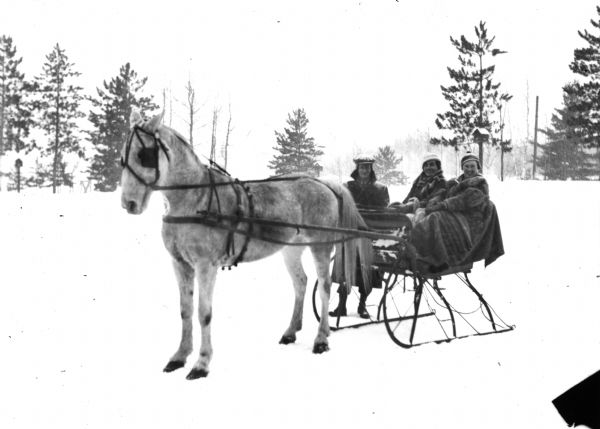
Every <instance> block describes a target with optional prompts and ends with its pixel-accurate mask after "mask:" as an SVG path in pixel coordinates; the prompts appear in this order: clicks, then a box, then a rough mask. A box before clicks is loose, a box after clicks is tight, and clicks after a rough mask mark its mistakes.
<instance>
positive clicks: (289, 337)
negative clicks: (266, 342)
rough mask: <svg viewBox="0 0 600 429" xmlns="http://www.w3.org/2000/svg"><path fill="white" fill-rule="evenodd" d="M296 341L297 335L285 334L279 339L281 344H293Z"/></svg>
mask: <svg viewBox="0 0 600 429" xmlns="http://www.w3.org/2000/svg"><path fill="white" fill-rule="evenodd" d="M295 342H296V336H295V335H284V336H283V337H281V340H279V344H292V343H295Z"/></svg>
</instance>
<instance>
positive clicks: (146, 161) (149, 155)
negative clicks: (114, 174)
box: [121, 125, 170, 190]
mask: <svg viewBox="0 0 600 429" xmlns="http://www.w3.org/2000/svg"><path fill="white" fill-rule="evenodd" d="M140 133H143V134H145V135H147V136H150V137H152V139H153V140H154V145H153V146H146V145H145V144H144V140H143V139H142V137H141V135H140ZM134 136H135V137H137V139H138V140H139V142H140V143H141V145H142V148H141V149H140V150H139V152H138V154H137V157H138V159H139V160H140V164H141V166H142V167H144V168H152V169H154V180H153V181H151V182H147V181H146V180H145V179H144V178H143V177H142V176H140V175H139V174H138V173H136V171H135V170H134V169H133V168H132V167H131V165H129V155H130V152H131V143H132V142H133V137H134ZM159 150H162V151H163V152H164V153H165V156H166V157H167V159H168V160H170V158H169V149H168V148H167V146H166V145H165V144H164V143H163V141H162V140H161V139H160V135H159V134H158V132H155V133H152V132H150V131H147V130H145V129H143V128H142V127H140V126H139V125H135V126H134V127H133V128H132V129H131V132H130V133H129V136H128V137H127V144H126V145H125V157H124V158H123V157H122V158H121V167H122V168H124V169H125V168H126V169H127V170H129V172H130V173H131V174H132V175H133V177H135V178H136V179H137V180H138V181H139V182H140V183H141V184H143V185H144V186H147V187H149V188H151V189H153V190H158V189H161V187H160V186H159V185H157V183H158V180H159V179H160V169H159V168H158V152H159Z"/></svg>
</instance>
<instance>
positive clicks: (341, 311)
mask: <svg viewBox="0 0 600 429" xmlns="http://www.w3.org/2000/svg"><path fill="white" fill-rule="evenodd" d="M338 295H339V297H340V300H339V302H338V306H337V308H336V309H335V310H333V311H330V312H329V315H330V316H331V317H343V316H347V315H348V311H347V310H346V300H347V299H348V294H347V292H346V286H340V287H339V288H338Z"/></svg>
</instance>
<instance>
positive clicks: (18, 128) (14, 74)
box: [0, 36, 33, 171]
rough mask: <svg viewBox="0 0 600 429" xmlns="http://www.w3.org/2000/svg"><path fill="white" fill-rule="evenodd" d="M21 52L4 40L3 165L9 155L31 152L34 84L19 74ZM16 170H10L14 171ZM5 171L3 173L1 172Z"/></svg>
mask: <svg viewBox="0 0 600 429" xmlns="http://www.w3.org/2000/svg"><path fill="white" fill-rule="evenodd" d="M16 54H17V48H16V46H14V45H13V40H12V38H10V37H7V36H1V37H0V163H1V159H2V156H3V155H4V154H5V153H6V152H8V151H11V150H13V151H15V152H20V151H22V150H24V151H25V152H29V151H30V150H31V149H33V143H32V142H27V141H26V138H27V137H28V136H29V131H30V129H31V127H32V124H33V120H32V110H33V109H32V106H31V103H30V102H29V100H28V98H27V95H28V93H29V92H30V91H31V89H32V88H31V84H29V83H28V82H27V81H26V80H25V75H24V74H23V73H21V72H20V71H19V66H20V65H21V62H22V61H23V58H17V56H16ZM11 167H12V166H9V168H11ZM0 171H1V169H0Z"/></svg>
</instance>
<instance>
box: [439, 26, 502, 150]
mask: <svg viewBox="0 0 600 429" xmlns="http://www.w3.org/2000/svg"><path fill="white" fill-rule="evenodd" d="M475 35H476V36H477V40H476V41H475V42H471V41H469V40H467V38H466V37H465V36H460V40H457V39H454V38H453V37H452V36H451V37H450V42H451V43H452V46H454V47H455V48H456V50H458V52H459V55H458V60H459V62H460V68H458V69H453V68H450V67H448V74H449V75H450V78H451V79H452V80H453V81H454V84H453V85H450V86H441V89H442V95H443V96H444V98H445V99H446V100H447V101H448V103H449V105H450V110H449V111H447V112H445V113H441V114H438V115H437V119H436V121H435V124H436V125H437V127H438V128H439V129H441V130H450V131H451V132H452V134H453V135H452V137H451V138H446V137H442V138H432V139H431V140H430V143H431V144H443V145H447V146H453V147H454V148H456V150H458V147H459V146H460V145H463V144H466V143H468V142H470V141H471V139H472V138H473V135H474V132H475V131H476V130H478V131H479V132H480V133H481V134H483V135H484V136H487V144H490V145H491V146H495V145H497V144H498V143H499V139H498V138H497V136H498V134H499V133H500V131H501V130H502V127H503V126H504V125H503V124H501V123H500V122H499V121H498V120H496V119H494V118H496V117H498V114H497V113H498V111H499V110H500V108H501V107H500V106H501V105H502V103H503V102H507V101H508V100H510V99H511V98H512V96H511V95H509V94H507V93H502V92H500V90H499V88H500V83H494V82H493V80H492V77H493V74H494V71H495V69H496V66H495V65H485V63H487V62H488V58H489V57H490V56H492V57H495V56H496V55H500V54H505V53H506V52H505V51H502V50H500V49H496V48H492V45H493V43H494V40H495V37H492V38H490V37H489V36H488V33H487V29H486V27H485V23H484V22H480V23H479V26H477V27H475ZM484 142H485V139H484V138H480V139H477V141H476V143H477V145H478V148H479V159H481V160H483V155H484V153H483V144H484Z"/></svg>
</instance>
